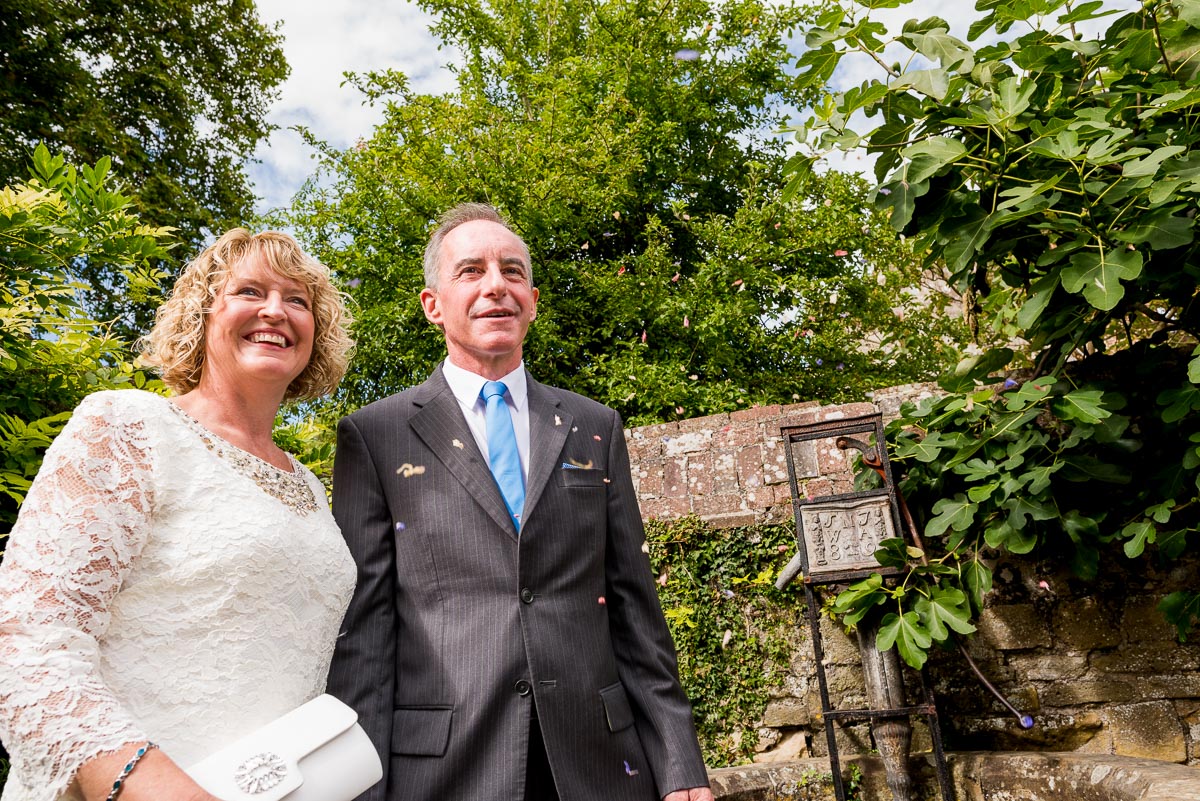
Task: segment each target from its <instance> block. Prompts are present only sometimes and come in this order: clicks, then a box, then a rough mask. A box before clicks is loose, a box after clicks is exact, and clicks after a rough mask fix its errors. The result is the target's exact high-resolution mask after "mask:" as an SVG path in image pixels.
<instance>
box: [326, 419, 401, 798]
mask: <svg viewBox="0 0 1200 801" xmlns="http://www.w3.org/2000/svg"><path fill="white" fill-rule="evenodd" d="M333 515H334V517H335V518H336V519H337V522H338V525H339V526H340V527H341V529H342V536H343V537H345V539H346V543H347V545H349V547H350V553H351V554H352V555H353V556H354V561H355V564H357V565H358V584H357V585H356V587H355V590H354V598H353V599H352V600H351V601H350V607H349V608H348V609H347V610H346V617H345V620H344V621H343V623H342V630H341V633H340V634H339V635H338V643H337V648H336V650H335V651H334V655H333V665H332V666H331V668H330V672H329V693H330V694H331V695H334V696H336V697H337V698H340V699H341V700H343V701H345V702H346V703H347V704H349V705H350V706H352V707H354V709H355V710H357V712H358V716H359V723H360V724H361V725H362V727H363V729H364V730H365V731H366V732H367V735H368V736H370V738H371V741H372V742H373V743H375V747H376V748H378V749H379V754H380V758H381V760H382V761H383V780H382V781H380V782H379V783H378V784H376V785H375V786H374V787H373V788H371V789H370V790H368V791H367V792H366V793H364V794H363V795H362V796H360V797H359V798H360V799H361V800H362V801H383V800H384V799H385V798H386V790H387V786H388V768H389V764H388V763H389V761H390V759H389V757H390V754H391V739H392V706H393V697H394V688H395V680H396V586H395V585H396V570H395V543H394V540H393V531H392V520H391V514H390V513H389V511H388V507H387V502H386V499H385V497H384V495H383V489H382V487H381V486H380V483H379V475H378V473H377V472H376V470H375V465H374V462H373V460H372V458H371V453H370V449H369V448H368V447H367V444H366V443H365V442H364V440H363V437H362V433H361V432H360V431H359V430H358V427H357V426H356V425H355V423H354V421H353V420H351V419H350V418H349V417H347V418H343V419H342V421H341V422H340V423H339V424H338V437H337V455H336V457H335V460H334V468H333Z"/></svg>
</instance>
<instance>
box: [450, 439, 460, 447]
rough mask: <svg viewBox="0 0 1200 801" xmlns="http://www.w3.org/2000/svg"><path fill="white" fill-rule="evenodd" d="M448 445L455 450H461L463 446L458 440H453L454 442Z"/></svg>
mask: <svg viewBox="0 0 1200 801" xmlns="http://www.w3.org/2000/svg"><path fill="white" fill-rule="evenodd" d="M450 444H451V445H453V446H454V447H456V448H462V446H463V444H462V443H461V442H459V441H458V440H454V442H452V443H450Z"/></svg>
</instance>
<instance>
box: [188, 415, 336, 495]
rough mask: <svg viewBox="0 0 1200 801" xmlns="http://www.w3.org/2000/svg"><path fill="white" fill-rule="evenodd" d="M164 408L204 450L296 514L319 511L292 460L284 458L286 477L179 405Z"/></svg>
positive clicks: (302, 472) (289, 455) (305, 481)
mask: <svg viewBox="0 0 1200 801" xmlns="http://www.w3.org/2000/svg"><path fill="white" fill-rule="evenodd" d="M167 405H168V406H170V407H171V409H172V410H173V411H174V412H175V415H176V416H177V417H178V418H179V419H180V420H182V421H183V422H184V423H185V424H186V425H187V426H188V428H190V429H192V431H194V432H195V433H196V435H197V436H198V437H199V438H200V441H201V442H203V443H204V447H206V448H208V450H209V451H211V452H212V453H214V454H216V455H217V456H218V457H220V458H221V459H224V460H225V461H226V462H228V463H229V464H230V465H232V466H233V468H234V469H235V470H236V471H237V472H239V473H241V474H242V475H244V476H246V477H247V478H249V479H250V480H251V481H253V482H254V483H255V484H257V485H258V488H259V489H261V490H262V491H263V492H265V493H267V494H268V495H270V496H271V497H272V498H275V499H276V500H278V501H279V502H280V503H282V504H283V505H284V506H286V507H288V508H289V509H291V510H292V511H293V512H296V513H297V514H300V515H309V514H312V513H313V512H315V511H317V509H318V508H319V507H318V506H317V501H316V498H315V497H314V496H313V491H312V487H311V486H310V485H309V483H308V480H307V479H306V478H305V477H304V470H303V468H302V467H301V466H300V463H299V462H298V461H296V457H295V456H292V455H291V454H290V453H289V454H287V458H288V461H289V462H290V463H291V465H292V472H290V473H289V472H287V471H286V470H283V469H281V468H278V467H276V466H275V465H273V464H271V463H270V462H268V461H265V460H263V459H260V458H259V457H257V456H255V455H254V454H252V453H250V452H249V451H244V450H242V449H241V448H239V447H237V446H236V445H234V444H232V443H230V442H227V441H226V440H224V439H222V438H220V437H218V436H217V435H216V434H214V433H213V432H211V431H209V430H208V429H207V428H205V427H204V424H203V423H201V422H200V421H199V420H197V419H196V418H194V417H192V416H191V415H190V414H188V413H187V412H186V411H184V410H183V409H182V408H181V407H180V406H179V405H178V404H176V403H171V402H170V401H167Z"/></svg>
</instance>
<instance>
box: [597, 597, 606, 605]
mask: <svg viewBox="0 0 1200 801" xmlns="http://www.w3.org/2000/svg"><path fill="white" fill-rule="evenodd" d="M596 603H598V604H600V605H601V606H604V604H605V603H607V602H606V601H605V600H604V596H603V595H601V596H600V597H599V598H597V599H596Z"/></svg>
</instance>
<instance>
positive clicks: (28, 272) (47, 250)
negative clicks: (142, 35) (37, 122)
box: [0, 147, 167, 523]
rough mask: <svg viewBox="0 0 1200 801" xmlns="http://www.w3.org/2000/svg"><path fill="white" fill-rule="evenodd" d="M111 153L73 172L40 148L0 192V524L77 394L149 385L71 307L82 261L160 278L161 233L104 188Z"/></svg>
mask: <svg viewBox="0 0 1200 801" xmlns="http://www.w3.org/2000/svg"><path fill="white" fill-rule="evenodd" d="M108 169H109V160H108V159H107V158H104V159H101V160H100V161H99V162H98V163H97V164H96V166H95V167H88V166H84V167H81V168H79V169H78V170H77V169H75V167H73V166H71V165H68V164H66V163H65V160H64V159H63V157H62V156H56V157H51V156H50V154H49V152H48V151H47V150H46V148H44V147H38V148H37V150H36V152H35V153H34V157H33V175H32V177H31V178H30V180H29V181H28V182H26V183H24V184H17V185H15V186H9V187H5V188H3V189H0V264H3V265H4V270H3V274H2V275H0V386H2V387H4V390H3V392H0V523H11V522H12V521H13V520H14V519H15V512H16V507H17V505H18V504H20V502H21V501H22V500H23V499H24V495H25V491H26V490H27V489H28V488H29V483H30V481H31V480H32V479H33V476H34V475H35V474H36V472H37V469H38V467H39V466H40V465H41V460H42V455H43V453H44V452H45V449H46V446H47V445H49V443H50V440H51V439H53V437H54V436H55V435H56V434H57V433H58V432H59V431H60V430H62V426H63V425H64V424H65V423H66V421H67V418H68V417H69V416H70V412H71V410H72V409H73V408H74V407H75V406H76V404H78V403H79V401H80V400H82V399H83V397H84V396H85V395H87V394H88V393H90V392H94V391H96V390H99V389H110V388H117V387H127V386H133V387H146V388H153V387H155V386H156V385H157V382H156V381H153V380H149V379H147V377H146V376H145V375H144V374H143V373H142V372H141V371H140V370H138V369H136V368H135V367H134V366H133V364H132V362H131V359H130V356H129V353H128V349H127V346H126V343H124V342H122V341H120V340H119V339H117V338H116V337H114V336H112V334H111V333H110V332H109V331H108V329H107V327H106V326H105V325H103V324H101V323H98V322H96V321H95V320H93V319H91V318H90V317H89V316H88V315H87V314H86V313H85V312H84V311H83V310H82V309H81V307H80V306H79V304H78V302H77V298H78V295H79V291H80V289H81V286H80V285H79V284H78V283H76V282H74V281H73V280H72V278H71V270H72V268H73V267H74V266H75V265H76V264H77V263H78V261H79V260H80V259H81V258H87V259H88V260H90V261H92V262H93V263H95V264H97V265H104V266H106V268H107V269H109V270H111V271H112V272H114V273H116V272H120V273H121V274H122V275H124V276H126V277H127V283H128V284H129V285H130V286H137V287H143V288H145V289H146V292H147V297H150V292H151V288H152V287H155V286H156V285H157V283H158V281H159V280H160V279H161V273H158V272H156V271H154V270H153V269H152V268H151V267H150V266H149V265H151V264H152V263H153V262H155V261H156V260H159V259H161V258H163V256H164V255H165V253H166V251H165V249H164V246H163V242H164V240H165V238H166V236H167V232H166V230H165V229H162V228H152V227H149V226H146V225H143V224H142V223H141V222H140V221H139V220H138V218H137V216H135V215H134V214H132V213H131V212H130V200H129V198H127V197H125V196H124V195H121V194H119V193H117V192H114V191H112V190H111V189H110V188H109V183H110V178H109V175H108Z"/></svg>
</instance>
